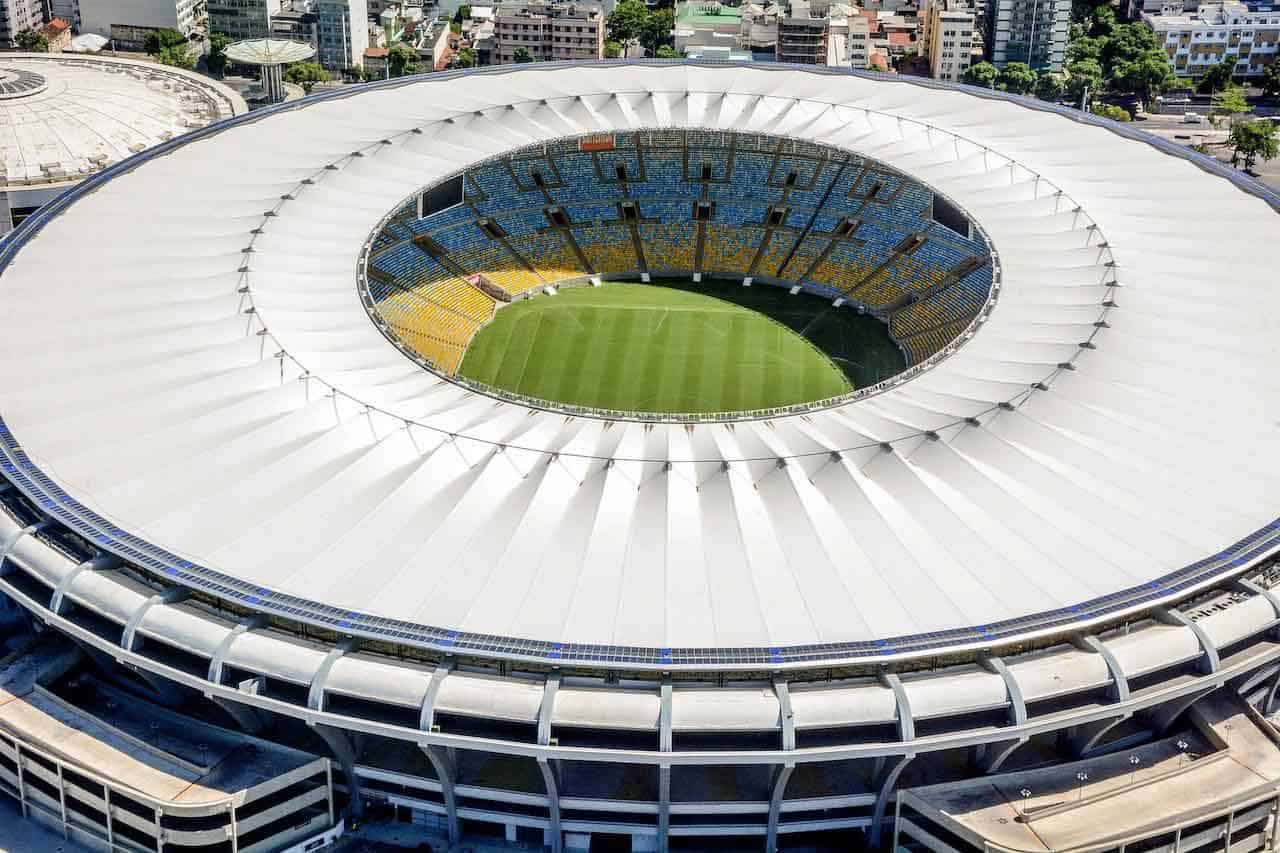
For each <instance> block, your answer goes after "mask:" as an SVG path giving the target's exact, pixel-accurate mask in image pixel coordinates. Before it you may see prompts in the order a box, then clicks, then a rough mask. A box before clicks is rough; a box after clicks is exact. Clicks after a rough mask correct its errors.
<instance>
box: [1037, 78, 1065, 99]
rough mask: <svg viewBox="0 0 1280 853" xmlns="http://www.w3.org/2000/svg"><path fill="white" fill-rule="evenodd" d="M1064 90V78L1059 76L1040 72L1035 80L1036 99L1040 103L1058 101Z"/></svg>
mask: <svg viewBox="0 0 1280 853" xmlns="http://www.w3.org/2000/svg"><path fill="white" fill-rule="evenodd" d="M1066 90H1067V82H1066V78H1065V77H1064V76H1063V75H1061V74H1054V73H1052V72H1049V71H1041V72H1040V76H1039V77H1037V78H1036V97H1037V98H1039V99H1040V100H1042V101H1060V100H1062V94H1063V92H1065V91H1066Z"/></svg>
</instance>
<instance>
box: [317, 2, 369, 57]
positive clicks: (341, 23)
mask: <svg viewBox="0 0 1280 853" xmlns="http://www.w3.org/2000/svg"><path fill="white" fill-rule="evenodd" d="M315 13H316V36H317V40H318V42H319V53H318V54H317V56H318V58H319V60H320V64H321V65H323V66H324V67H325V68H328V69H330V70H333V71H342V70H345V69H347V68H354V67H361V66H363V65H364V52H365V50H366V49H367V48H368V47H369V7H368V5H367V4H366V3H365V0H317V2H316V4H315Z"/></svg>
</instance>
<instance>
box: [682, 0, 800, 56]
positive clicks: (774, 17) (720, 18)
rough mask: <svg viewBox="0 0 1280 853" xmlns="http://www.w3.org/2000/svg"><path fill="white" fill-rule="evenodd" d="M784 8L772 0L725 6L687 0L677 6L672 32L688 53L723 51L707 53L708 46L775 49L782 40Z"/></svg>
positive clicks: (744, 50) (757, 50)
mask: <svg viewBox="0 0 1280 853" xmlns="http://www.w3.org/2000/svg"><path fill="white" fill-rule="evenodd" d="M780 13H781V10H780V9H779V7H778V6H775V5H773V4H772V3H766V4H764V5H759V4H756V3H743V4H742V5H741V6H724V5H722V4H720V3H714V2H713V3H698V2H685V3H680V4H678V5H677V6H676V18H675V26H674V29H673V31H672V35H673V36H674V39H675V49H676V50H677V51H679V52H680V53H682V54H684V55H686V56H690V57H692V56H694V55H695V54H698V55H706V56H708V57H710V56H713V55H721V53H720V52H719V51H714V52H712V53H706V51H705V50H704V48H710V47H715V48H724V49H727V50H728V51H730V52H731V53H733V52H741V53H751V54H756V53H760V52H764V51H768V52H769V53H773V52H774V51H775V50H776V48H777V44H778V18H779V15H780Z"/></svg>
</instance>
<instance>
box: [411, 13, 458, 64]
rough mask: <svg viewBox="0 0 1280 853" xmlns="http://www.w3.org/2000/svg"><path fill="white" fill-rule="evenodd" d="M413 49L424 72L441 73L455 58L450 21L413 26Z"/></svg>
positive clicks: (423, 22)
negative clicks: (453, 57)
mask: <svg viewBox="0 0 1280 853" xmlns="http://www.w3.org/2000/svg"><path fill="white" fill-rule="evenodd" d="M412 38H413V48H414V50H416V51H417V52H418V61H419V63H421V65H422V67H423V69H424V70H435V71H441V70H443V69H444V68H445V67H446V66H447V65H448V64H449V60H450V59H451V58H452V56H453V49H452V48H451V47H450V41H451V39H452V38H453V32H452V30H450V29H449V22H448V21H440V20H436V21H426V20H422V21H417V22H416V23H415V24H414V25H413V32H412Z"/></svg>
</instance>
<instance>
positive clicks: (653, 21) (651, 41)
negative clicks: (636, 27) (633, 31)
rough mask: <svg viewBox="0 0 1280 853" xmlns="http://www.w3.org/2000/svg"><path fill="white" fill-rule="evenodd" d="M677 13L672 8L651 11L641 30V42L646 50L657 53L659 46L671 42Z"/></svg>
mask: <svg viewBox="0 0 1280 853" xmlns="http://www.w3.org/2000/svg"><path fill="white" fill-rule="evenodd" d="M675 24H676V21H675V15H674V14H673V13H672V11H671V10H670V9H656V10H654V11H653V12H651V13H649V18H648V20H646V21H645V23H644V28H643V29H642V30H641V32H640V43H641V44H642V45H644V48H645V50H647V51H649V52H650V53H654V54H656V53H657V52H658V48H659V47H662V46H663V45H667V44H671V32H672V30H674V29H675Z"/></svg>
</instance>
